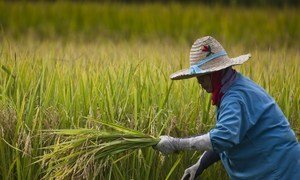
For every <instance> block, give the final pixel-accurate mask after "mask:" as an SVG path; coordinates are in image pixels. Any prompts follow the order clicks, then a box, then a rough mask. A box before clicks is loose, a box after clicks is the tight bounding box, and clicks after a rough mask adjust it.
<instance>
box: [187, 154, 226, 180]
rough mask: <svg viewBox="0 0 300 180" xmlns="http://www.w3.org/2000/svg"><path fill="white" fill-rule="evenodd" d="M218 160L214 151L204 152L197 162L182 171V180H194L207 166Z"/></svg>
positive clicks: (218, 157)
mask: <svg viewBox="0 0 300 180" xmlns="http://www.w3.org/2000/svg"><path fill="white" fill-rule="evenodd" d="M219 160H220V156H219V154H218V153H216V152H214V151H205V152H204V153H203V154H202V156H201V157H200V158H199V160H198V162H197V163H196V164H194V165H193V166H191V167H189V168H187V169H186V170H185V171H184V175H183V176H182V180H194V179H196V178H197V176H199V175H200V174H202V172H203V171H204V170H205V169H207V168H208V167H209V166H211V165H212V164H214V163H215V162H217V161H219Z"/></svg>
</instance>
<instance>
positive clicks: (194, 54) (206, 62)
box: [170, 36, 251, 80]
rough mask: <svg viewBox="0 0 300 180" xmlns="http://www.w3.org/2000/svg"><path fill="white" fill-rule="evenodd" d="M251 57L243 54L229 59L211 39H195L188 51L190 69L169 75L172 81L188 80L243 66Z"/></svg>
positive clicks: (217, 43) (219, 45) (216, 42)
mask: <svg viewBox="0 0 300 180" xmlns="http://www.w3.org/2000/svg"><path fill="white" fill-rule="evenodd" d="M250 57H251V54H245V55H241V56H238V57H236V58H229V57H228V56H227V53H226V51H225V50H224V48H223V47H222V45H221V44H220V43H219V42H218V41H217V40H216V39H214V38H213V37H211V36H205V37H202V38H200V39H197V40H196V41H195V42H194V44H193V46H192V48H191V51H190V68H188V69H183V70H180V71H177V72H175V73H173V74H171V76H170V78H171V79H172V80H180V79H188V78H192V77H196V76H199V75H204V74H208V73H211V72H214V71H219V70H221V69H225V68H227V67H229V66H234V65H238V64H243V63H244V62H246V61H247V60H248V59H249V58H250Z"/></svg>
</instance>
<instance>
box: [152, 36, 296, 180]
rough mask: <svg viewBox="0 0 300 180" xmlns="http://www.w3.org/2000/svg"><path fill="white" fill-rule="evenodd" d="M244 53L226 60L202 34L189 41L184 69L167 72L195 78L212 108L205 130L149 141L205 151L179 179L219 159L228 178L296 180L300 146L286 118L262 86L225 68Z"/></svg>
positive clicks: (175, 148)
mask: <svg viewBox="0 0 300 180" xmlns="http://www.w3.org/2000/svg"><path fill="white" fill-rule="evenodd" d="M250 57H251V55H250V54H246V55H242V56H239V57H237V58H232V59H231V58H229V57H228V56H227V53H226V51H225V50H224V49H223V47H222V46H221V44H220V43H219V42H218V41H217V40H215V39H214V38H213V37H210V36H207V37H203V38H200V39H197V40H196V41H195V43H194V44H193V46H192V48H191V51H190V68H188V69H185V70H181V71H178V72H176V73H174V74H172V75H171V79H173V80H179V79H187V78H192V77H196V78H197V80H198V83H199V84H200V85H201V86H202V88H203V89H205V90H206V91H207V92H208V93H212V104H213V105H215V106H216V107H217V120H216V125H215V127H214V128H213V129H211V130H210V131H209V132H208V133H207V134H204V135H199V136H196V137H190V138H174V137H170V136H161V137H160V139H161V140H160V142H159V143H158V144H157V145H156V146H155V149H157V150H159V151H161V152H162V153H163V154H168V153H172V152H175V151H183V150H197V151H205V152H204V154H203V155H202V156H201V158H200V159H199V161H198V162H197V163H196V164H195V165H193V166H191V167H190V168H188V169H186V170H185V173H184V175H183V177H182V179H195V178H196V177H197V175H199V174H201V172H202V171H203V170H204V169H205V168H206V167H208V166H209V165H210V164H212V163H213V162H215V161H218V160H219V159H221V161H222V163H223V165H224V167H225V169H226V171H227V173H228V175H229V176H230V178H231V179H263V180H265V179H270V180H274V179H283V180H300V145H299V143H298V141H297V138H296V136H295V133H294V132H293V130H292V129H291V128H290V125H289V123H288V121H287V119H286V117H285V116H284V114H283V113H282V111H281V110H280V108H279V107H278V105H277V104H276V102H275V101H274V99H273V98H272V97H270V96H269V95H268V93H267V92H266V91H265V90H264V89H263V88H261V87H260V86H258V85H257V84H256V83H254V82H253V81H251V80H250V79H248V78H246V77H245V76H243V75H242V74H240V73H238V72H236V71H235V70H234V69H232V68H231V67H232V66H234V65H238V64H242V63H244V62H245V61H247V60H248V59H249V58H250Z"/></svg>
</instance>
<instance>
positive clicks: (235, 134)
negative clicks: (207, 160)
mask: <svg viewBox="0 0 300 180" xmlns="http://www.w3.org/2000/svg"><path fill="white" fill-rule="evenodd" d="M248 117H250V115H249V111H248V109H247V107H246V105H245V104H244V102H243V101H240V100H239V99H235V100H232V101H230V102H225V103H223V104H222V105H221V106H220V109H219V115H218V121H217V123H216V126H215V128H213V129H212V130H211V131H210V133H209V134H210V140H211V144H212V147H213V148H212V149H213V150H214V151H215V152H223V151H226V150H228V149H230V148H231V147H233V146H235V145H237V144H239V143H240V142H241V141H242V140H243V138H244V137H245V135H246V133H247V131H248V130H249V129H250V128H251V127H252V126H253V125H254V124H255V120H254V119H251V120H250V119H249V118H248Z"/></svg>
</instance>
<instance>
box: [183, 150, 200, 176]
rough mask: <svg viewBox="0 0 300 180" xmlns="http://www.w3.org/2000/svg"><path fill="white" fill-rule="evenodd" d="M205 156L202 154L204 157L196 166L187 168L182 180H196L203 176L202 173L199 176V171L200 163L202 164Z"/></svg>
mask: <svg viewBox="0 0 300 180" xmlns="http://www.w3.org/2000/svg"><path fill="white" fill-rule="evenodd" d="M203 156H204V153H203V154H202V156H201V157H200V158H199V160H198V162H197V163H196V164H194V165H193V166H191V167H189V168H187V169H186V170H185V171H184V174H183V176H182V178H181V180H194V179H196V177H197V176H198V175H199V174H201V172H200V173H199V172H198V174H197V170H198V169H199V166H200V162H201V159H202V157H203Z"/></svg>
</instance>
